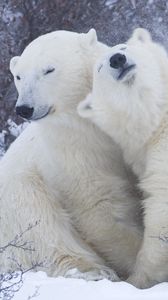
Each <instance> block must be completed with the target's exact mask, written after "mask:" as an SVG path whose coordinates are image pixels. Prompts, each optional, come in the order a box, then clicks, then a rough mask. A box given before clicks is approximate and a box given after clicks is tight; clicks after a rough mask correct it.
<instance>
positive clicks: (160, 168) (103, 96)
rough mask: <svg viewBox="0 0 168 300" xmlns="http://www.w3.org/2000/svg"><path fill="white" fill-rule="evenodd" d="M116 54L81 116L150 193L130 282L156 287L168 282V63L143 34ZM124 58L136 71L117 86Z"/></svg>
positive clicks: (103, 65)
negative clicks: (116, 64) (119, 60)
mask: <svg viewBox="0 0 168 300" xmlns="http://www.w3.org/2000/svg"><path fill="white" fill-rule="evenodd" d="M125 47H126V49H124V50H121V48H123V46H121V45H118V46H115V47H114V48H112V49H111V52H110V54H108V55H105V57H104V58H103V59H101V60H100V62H99V63H98V65H97V67H96V68H95V72H94V83H93V91H92V94H90V95H89V96H88V97H87V99H86V100H85V101H83V102H82V103H81V104H80V105H79V107H78V111H79V113H80V115H82V116H84V117H89V118H90V119H92V121H93V122H95V123H96V124H97V125H98V126H99V127H100V128H101V129H103V130H104V131H105V132H106V133H108V134H109V135H110V136H111V137H112V138H113V139H114V140H115V141H116V142H117V144H119V145H120V147H121V149H122V151H123V154H124V158H125V161H126V162H127V163H128V164H129V165H130V166H131V167H132V169H133V171H134V172H135V173H136V174H137V175H138V178H139V180H140V184H139V185H140V187H141V189H142V191H143V192H144V196H145V200H144V225H145V233H144V240H143V244H142V247H141V250H140V252H139V254H138V257H137V262H136V266H135V269H134V272H133V274H132V276H131V277H130V279H129V280H128V281H129V282H132V283H133V284H135V285H136V286H137V287H140V288H146V287H150V286H152V285H153V284H155V283H157V282H162V281H167V280H168V242H167V239H166V237H167V235H168V201H167V197H168V166H167V157H168V120H167V113H168V57H167V53H166V51H165V50H164V49H163V47H162V46H161V45H159V44H156V43H154V42H153V41H152V40H151V37H150V35H149V33H148V32H147V31H145V30H143V29H137V30H136V31H135V32H134V34H133V36H132V38H131V39H130V40H129V41H128V43H127V44H126V45H125ZM115 53H122V54H124V55H125V56H126V58H127V61H130V59H131V60H132V61H133V62H134V63H135V64H136V67H135V68H134V69H133V70H132V71H130V72H129V73H128V74H127V75H126V76H125V77H124V79H123V80H120V81H119V80H116V79H115V78H114V77H115V76H114V72H116V70H113V69H112V68H111V67H110V64H109V59H110V57H112V56H113V55H114V54H115Z"/></svg>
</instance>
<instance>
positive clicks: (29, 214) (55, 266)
mask: <svg viewBox="0 0 168 300" xmlns="http://www.w3.org/2000/svg"><path fill="white" fill-rule="evenodd" d="M0 177H1V178H0V182H1V184H0V206H1V212H0V214H1V216H0V223H1V224H0V225H1V226H0V227H1V233H0V244H1V245H0V246H3V245H5V244H7V243H8V242H9V241H12V240H13V239H14V237H16V235H18V234H20V233H22V232H25V233H24V234H23V237H22V238H23V240H22V242H26V243H28V244H27V245H30V243H31V246H32V248H34V249H35V251H31V250H24V249H23V247H8V248H7V249H6V251H5V252H4V253H3V255H2V256H3V257H2V256H1V258H2V260H1V263H0V264H3V267H4V268H6V270H7V268H16V266H15V262H16V261H17V262H18V263H19V264H22V267H23V268H29V267H31V265H32V261H33V262H35V261H37V262H45V263H44V270H45V271H46V272H47V273H48V274H50V275H54V276H58V275H65V276H67V277H70V276H71V277H73V276H74V277H79V276H82V275H81V274H82V273H85V274H84V275H83V278H85V279H86V280H90V279H92V280H93V279H95V280H97V279H102V278H104V277H106V278H108V279H111V280H115V281H116V280H118V277H117V275H116V273H115V272H114V271H113V270H111V269H110V268H108V267H107V266H106V265H105V263H104V261H103V260H102V259H101V258H100V257H99V256H98V255H97V254H96V253H95V252H94V251H93V250H92V249H91V248H90V247H89V245H87V244H86V243H85V242H84V241H83V240H82V239H81V238H80V236H79V234H78V233H77V232H76V230H75V229H74V228H73V226H72V223H71V220H70V218H69V216H68V214H67V213H66V212H65V210H63V209H62V207H61V203H60V201H59V199H61V198H60V196H59V195H56V194H55V192H54V193H51V191H50V190H49V189H48V187H47V185H46V184H45V182H44V181H43V179H42V178H41V177H40V176H39V174H38V173H37V172H36V171H34V172H32V171H30V172H27V175H26V176H25V175H23V174H21V176H20V174H17V175H16V176H11V177H10V178H9V176H8V178H5V176H0ZM35 224H36V225H35ZM29 227H30V229H29V230H26V229H27V228H29ZM20 244H23V243H20ZM12 252H13V255H14V257H15V261H13V260H9V259H7V257H9V256H11V253H12ZM74 268H75V269H77V270H78V272H75V273H73V272H69V273H68V271H69V270H71V269H74ZM77 273H78V274H77ZM79 274H80V275H79Z"/></svg>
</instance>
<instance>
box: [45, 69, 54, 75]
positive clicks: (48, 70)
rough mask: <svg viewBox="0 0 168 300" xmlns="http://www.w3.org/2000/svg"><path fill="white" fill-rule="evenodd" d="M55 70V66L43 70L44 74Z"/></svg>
mask: <svg viewBox="0 0 168 300" xmlns="http://www.w3.org/2000/svg"><path fill="white" fill-rule="evenodd" d="M54 71H55V68H48V69H47V70H45V71H44V75H47V74H49V73H52V72H54Z"/></svg>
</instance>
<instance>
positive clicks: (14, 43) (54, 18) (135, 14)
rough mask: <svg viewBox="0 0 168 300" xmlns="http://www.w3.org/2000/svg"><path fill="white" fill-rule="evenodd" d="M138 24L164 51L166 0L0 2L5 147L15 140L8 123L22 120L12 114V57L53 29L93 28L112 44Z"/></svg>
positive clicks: (167, 41) (0, 120)
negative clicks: (9, 120) (145, 29)
mask: <svg viewBox="0 0 168 300" xmlns="http://www.w3.org/2000/svg"><path fill="white" fill-rule="evenodd" d="M140 26H141V27H145V28H147V29H149V30H150V32H151V33H152V35H153V37H154V39H155V40H157V41H159V42H162V43H164V45H165V46H166V47H168V1H166V0H147V1H145V0H139V1H138V0H132V1H131V0H97V1H96V0H93V1H88V0H80V1H77V0H74V1H73V0H0V132H1V131H2V130H3V129H5V130H6V135H5V142H4V144H5V147H8V145H9V144H10V142H11V141H12V140H13V139H14V137H13V135H12V134H11V133H10V131H9V129H8V125H7V120H8V119H9V118H11V119H13V120H14V121H15V122H16V123H17V124H19V123H20V122H21V120H19V118H17V117H16V115H15V111H14V104H15V101H16V99H17V93H16V91H15V88H14V85H13V83H12V76H11V74H10V72H9V61H10V58H11V57H12V56H14V55H20V54H21V53H22V51H23V49H24V47H25V46H26V45H27V44H28V43H29V42H30V41H31V40H33V39H34V38H36V37H37V36H39V35H41V34H44V33H47V32H50V31H53V30H58V29H59V30H60V29H65V30H71V31H77V32H87V31H88V30H89V29H90V28H91V27H94V28H95V29H96V30H97V33H98V37H99V40H101V41H103V42H106V43H107V44H108V45H114V44H117V43H121V42H124V41H126V40H127V38H128V37H129V36H130V34H131V33H132V31H133V29H134V28H136V27H140Z"/></svg>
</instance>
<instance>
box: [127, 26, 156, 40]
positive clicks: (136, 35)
mask: <svg viewBox="0 0 168 300" xmlns="http://www.w3.org/2000/svg"><path fill="white" fill-rule="evenodd" d="M136 40H138V41H140V42H142V43H147V42H150V41H151V40H152V38H151V35H150V33H149V31H148V30H146V29H144V28H136V29H135V30H134V32H133V34H132V37H131V39H130V41H136Z"/></svg>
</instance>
